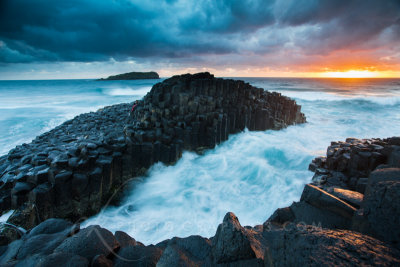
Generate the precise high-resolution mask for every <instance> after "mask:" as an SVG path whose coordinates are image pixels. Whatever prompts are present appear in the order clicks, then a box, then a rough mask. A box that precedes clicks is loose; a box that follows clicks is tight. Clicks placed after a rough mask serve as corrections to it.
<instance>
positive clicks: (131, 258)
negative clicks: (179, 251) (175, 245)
mask: <svg viewBox="0 0 400 267" xmlns="http://www.w3.org/2000/svg"><path fill="white" fill-rule="evenodd" d="M162 252H163V251H162V250H161V249H160V248H157V247H154V246H148V247H143V246H128V247H124V248H121V249H120V250H119V251H118V256H117V257H116V258H115V261H114V266H115V267H124V266H126V267H131V266H149V267H151V266H156V264H157V262H158V260H159V259H160V257H161V254H162Z"/></svg>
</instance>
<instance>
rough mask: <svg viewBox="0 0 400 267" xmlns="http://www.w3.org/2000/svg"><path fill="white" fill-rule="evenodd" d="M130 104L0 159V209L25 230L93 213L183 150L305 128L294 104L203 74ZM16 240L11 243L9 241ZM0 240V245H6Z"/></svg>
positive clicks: (80, 120) (168, 83) (86, 117)
mask: <svg viewBox="0 0 400 267" xmlns="http://www.w3.org/2000/svg"><path fill="white" fill-rule="evenodd" d="M131 107H132V104H120V105H114V106H111V107H106V108H104V109H101V110H99V111H97V112H91V113H88V114H83V115H80V116H77V117H76V118H74V119H73V120H70V121H67V122H65V123H63V124H62V125H60V126H58V127H56V128H55V129H53V130H51V131H50V132H47V133H45V134H43V135H41V136H38V137H37V138H36V139H35V140H33V142H32V143H30V144H23V145H21V146H17V147H16V148H15V149H13V150H11V151H10V152H9V153H8V155H6V156H3V157H1V158H0V177H1V178H0V208H1V211H2V212H5V211H7V210H10V209H16V211H15V212H14V214H13V215H12V216H11V217H10V219H9V222H10V223H12V224H15V225H18V226H22V227H23V228H25V229H31V228H33V227H34V226H35V225H37V224H39V223H40V222H42V221H44V220H45V219H47V218H52V217H57V218H68V219H70V220H73V221H75V220H77V219H79V218H82V217H87V216H90V215H93V214H95V213H97V212H98V211H99V210H100V209H101V207H102V206H103V205H104V203H106V202H107V201H108V200H109V199H110V198H111V197H112V196H113V194H114V193H115V192H117V191H118V190H120V186H121V185H123V184H124V182H126V181H127V180H129V179H131V178H132V177H136V176H138V175H142V174H143V173H144V172H145V171H146V170H147V169H148V168H149V167H150V166H151V165H152V164H154V163H156V162H160V161H161V162H163V163H166V164H172V163H174V162H176V161H177V160H178V159H179V158H180V156H181V154H182V151H183V150H193V151H199V150H202V149H204V148H213V147H215V145H216V144H219V143H220V142H222V141H224V140H226V139H227V138H228V136H229V134H232V133H237V132H239V131H242V130H244V128H245V127H247V128H248V129H250V130H266V129H281V128H283V127H286V126H288V125H291V124H295V123H303V122H305V117H304V114H302V113H301V112H300V106H298V105H297V104H296V103H295V101H293V100H291V99H289V98H287V97H284V96H281V95H280V94H278V93H270V92H267V91H264V90H263V89H260V88H255V87H253V86H250V85H249V84H247V83H244V82H243V81H234V80H226V79H216V78H214V76H213V75H211V74H209V73H199V74H195V75H190V74H187V75H181V76H175V77H172V78H170V79H167V80H165V81H164V82H162V83H158V84H156V85H154V86H153V88H152V89H151V91H150V92H149V93H148V94H147V95H146V96H145V97H144V100H143V101H141V102H140V104H139V105H138V106H137V107H136V109H135V111H134V115H133V118H131V117H129V116H128V114H129V111H130V109H131ZM14 238H15V237H14ZM12 239H13V237H12V236H8V235H2V236H0V244H5V243H7V242H9V240H12Z"/></svg>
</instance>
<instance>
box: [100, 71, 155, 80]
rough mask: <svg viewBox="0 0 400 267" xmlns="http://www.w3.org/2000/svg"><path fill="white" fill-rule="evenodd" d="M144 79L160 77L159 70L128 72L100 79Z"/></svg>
mask: <svg viewBox="0 0 400 267" xmlns="http://www.w3.org/2000/svg"><path fill="white" fill-rule="evenodd" d="M142 79H160V76H158V73H157V72H154V71H150V72H128V73H123V74H118V75H113V76H109V77H108V78H106V79H100V80H99V81H110V80H142Z"/></svg>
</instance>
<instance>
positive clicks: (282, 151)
mask: <svg viewBox="0 0 400 267" xmlns="http://www.w3.org/2000/svg"><path fill="white" fill-rule="evenodd" d="M299 102H300V104H302V105H303V110H304V112H305V114H306V115H307V120H308V123H307V124H304V125H297V126H291V127H289V128H287V129H284V130H281V131H266V132H244V133H240V134H237V135H234V136H231V137H230V140H228V141H227V142H225V143H223V144H222V145H220V146H218V147H217V148H216V149H214V150H211V151H208V152H207V153H206V154H205V155H204V156H198V155H195V154H192V153H185V154H184V155H183V157H182V159H181V160H180V161H178V163H177V164H176V165H175V166H170V167H165V166H162V165H161V164H158V165H156V166H154V167H153V168H152V169H151V170H150V171H149V172H148V176H147V177H142V178H141V179H142V180H141V182H140V183H139V184H136V185H135V186H133V188H131V189H130V190H128V192H127V193H126V194H127V196H126V198H125V199H124V201H123V202H122V205H121V206H119V207H108V208H106V209H105V210H104V211H103V212H102V213H100V214H99V215H97V216H95V217H93V218H91V219H89V220H88V221H86V222H85V224H84V225H89V224H100V225H102V226H104V227H106V228H108V229H110V230H112V231H116V230H122V231H126V232H127V233H129V234H130V235H132V236H133V237H135V238H136V239H137V240H140V241H142V242H144V243H146V244H150V243H157V242H159V241H161V240H164V239H167V238H171V237H173V236H180V237H184V236H188V235H192V234H200V235H203V236H208V237H209V236H212V235H214V234H215V231H216V229H217V225H218V224H219V223H220V222H221V221H222V218H223V216H224V215H225V213H226V212H228V211H233V212H234V213H235V214H236V215H237V216H238V217H239V219H240V221H241V223H242V224H243V225H256V224H261V223H263V222H264V221H265V220H266V219H267V218H268V217H269V216H270V215H271V214H272V212H273V211H274V210H275V209H277V208H279V207H285V206H288V205H290V204H291V203H292V201H297V200H298V199H299V197H300V195H301V192H302V189H303V185H304V184H305V183H307V182H309V181H310V180H311V177H312V173H311V172H309V171H307V167H308V164H309V163H310V162H311V159H312V158H314V157H315V156H318V155H324V154H325V151H326V147H327V146H328V145H329V143H330V141H334V140H344V139H345V138H346V137H350V136H355V137H359V138H368V137H387V136H392V135H396V134H397V135H398V133H399V132H400V117H399V116H397V117H396V115H395V114H398V113H399V111H400V107H399V106H393V105H387V106H383V105H380V104H379V105H378V104H376V103H374V102H373V101H365V100H362V101H358V102H357V101H351V100H349V101H343V100H340V101H336V102H335V101H332V102H326V101H325V100H322V101H320V100H315V101H309V100H302V99H300V100H299Z"/></svg>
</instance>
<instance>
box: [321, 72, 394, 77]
mask: <svg viewBox="0 0 400 267" xmlns="http://www.w3.org/2000/svg"><path fill="white" fill-rule="evenodd" d="M319 77H321V78H350V79H354V78H391V77H395V76H391V75H390V74H389V75H388V74H387V73H382V72H379V71H368V70H347V71H331V72H322V73H320V76H319Z"/></svg>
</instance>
